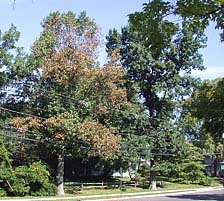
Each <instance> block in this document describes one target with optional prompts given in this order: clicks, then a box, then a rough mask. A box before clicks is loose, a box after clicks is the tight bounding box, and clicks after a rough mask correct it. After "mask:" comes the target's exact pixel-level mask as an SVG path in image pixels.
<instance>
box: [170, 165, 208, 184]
mask: <svg viewBox="0 0 224 201" xmlns="http://www.w3.org/2000/svg"><path fill="white" fill-rule="evenodd" d="M203 170H204V165H203V164H202V162H199V161H197V162H196V161H187V162H181V163H179V164H177V165H176V167H175V171H174V175H173V178H172V179H171V181H173V182H178V183H183V184H204V181H205V178H206V176H205V174H204V172H203Z"/></svg>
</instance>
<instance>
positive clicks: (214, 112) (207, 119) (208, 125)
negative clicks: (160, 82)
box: [187, 78, 224, 142]
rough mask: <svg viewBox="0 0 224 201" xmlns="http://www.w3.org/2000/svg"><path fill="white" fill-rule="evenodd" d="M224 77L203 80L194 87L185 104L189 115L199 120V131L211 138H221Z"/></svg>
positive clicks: (223, 127) (223, 111) (215, 139)
mask: <svg viewBox="0 0 224 201" xmlns="http://www.w3.org/2000/svg"><path fill="white" fill-rule="evenodd" d="M223 101H224V78H219V79H216V80H213V81H209V80H205V81H204V82H203V83H202V84H201V86H200V87H199V88H198V89H196V90H195V91H194V93H193V95H192V97H191V98H189V100H188V102H187V104H188V106H189V108H190V111H191V115H192V116H193V117H195V118H197V120H198V121H200V122H201V132H202V133H204V135H205V136H206V135H207V139H208V138H209V136H211V137H212V138H213V140H214V141H217V140H218V141H220V142H221V139H222V133H223V130H224V126H223V114H224V107H223Z"/></svg>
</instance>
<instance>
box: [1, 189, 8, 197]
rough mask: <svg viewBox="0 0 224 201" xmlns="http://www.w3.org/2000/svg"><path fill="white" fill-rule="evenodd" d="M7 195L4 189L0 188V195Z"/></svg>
mask: <svg viewBox="0 0 224 201" xmlns="http://www.w3.org/2000/svg"><path fill="white" fill-rule="evenodd" d="M6 195H7V193H6V191H5V190H4V189H2V188H0V197H5V196H6Z"/></svg>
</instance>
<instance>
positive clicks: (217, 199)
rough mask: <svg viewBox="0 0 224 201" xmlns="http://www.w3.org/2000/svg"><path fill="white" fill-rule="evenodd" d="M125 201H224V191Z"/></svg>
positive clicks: (128, 199)
mask: <svg viewBox="0 0 224 201" xmlns="http://www.w3.org/2000/svg"><path fill="white" fill-rule="evenodd" d="M118 200H119V199H118ZM120 200H125V201H205V200H206V201H224V189H219V190H213V191H206V192H191V193H189V192H188V193H187V194H185V193H177V194H176V195H160V196H148V197H139V198H124V199H120Z"/></svg>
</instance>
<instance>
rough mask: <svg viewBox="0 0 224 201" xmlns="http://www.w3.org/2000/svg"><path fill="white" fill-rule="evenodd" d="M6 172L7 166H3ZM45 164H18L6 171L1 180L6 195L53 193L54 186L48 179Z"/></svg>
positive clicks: (54, 190) (54, 191)
mask: <svg viewBox="0 0 224 201" xmlns="http://www.w3.org/2000/svg"><path fill="white" fill-rule="evenodd" d="M4 170H5V171H6V172H7V168H4ZM49 177H50V173H49V171H48V170H47V166H46V165H44V164H43V163H41V162H35V163H32V164H31V165H30V166H19V167H17V168H15V170H13V171H8V172H7V174H4V176H0V180H2V181H3V182H2V184H3V185H2V186H0V187H2V189H3V190H4V191H5V192H6V193H7V195H16V196H25V195H55V194H56V186H55V185H54V184H53V183H51V181H50V178H49Z"/></svg>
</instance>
